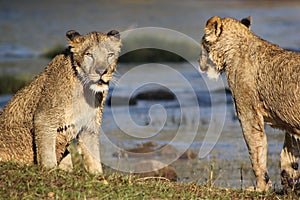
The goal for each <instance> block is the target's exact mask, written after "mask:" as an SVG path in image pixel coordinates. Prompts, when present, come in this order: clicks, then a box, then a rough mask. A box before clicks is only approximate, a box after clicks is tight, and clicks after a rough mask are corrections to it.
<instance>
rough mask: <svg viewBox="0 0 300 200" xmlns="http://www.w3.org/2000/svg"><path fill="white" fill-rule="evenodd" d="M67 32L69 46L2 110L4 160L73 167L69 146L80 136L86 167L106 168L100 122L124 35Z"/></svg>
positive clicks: (93, 170) (0, 148)
mask: <svg viewBox="0 0 300 200" xmlns="http://www.w3.org/2000/svg"><path fill="white" fill-rule="evenodd" d="M66 37H67V41H68V43H69V48H68V49H67V50H66V52H65V53H63V54H60V55H57V56H56V57H55V58H54V59H53V60H52V62H50V63H49V65H48V66H47V67H46V68H45V70H44V71H43V72H42V73H41V74H39V75H38V76H37V77H36V78H35V79H34V80H33V81H32V82H31V83H30V84H29V85H27V86H26V87H24V88H23V89H21V90H20V91H18V92H17V93H16V94H15V95H14V96H13V98H12V99H11V100H10V101H9V103H8V104H7V105H6V106H5V108H4V109H3V110H2V111H1V112H0V161H14V162H18V163H22V164H32V163H37V164H39V165H42V166H44V167H47V168H53V167H55V166H57V165H60V164H61V165H62V166H69V167H72V163H71V164H70V162H71V159H70V158H71V156H70V154H69V152H68V150H67V147H68V145H69V144H70V142H71V141H72V140H73V139H75V138H76V139H77V141H78V142H77V150H78V151H79V152H81V154H82V157H83V162H84V166H85V167H86V169H87V170H88V171H89V172H91V173H102V167H101V163H100V147H99V128H100V122H101V118H102V111H103V107H104V101H105V97H106V95H107V91H108V84H109V81H110V80H111V78H112V74H113V72H114V71H115V70H116V64H117V59H118V53H119V51H120V46H121V40H120V35H119V33H118V32H117V31H115V30H113V31H110V32H109V33H107V34H102V33H99V32H92V33H89V34H87V35H80V34H79V33H78V32H76V31H68V32H67V33H66Z"/></svg>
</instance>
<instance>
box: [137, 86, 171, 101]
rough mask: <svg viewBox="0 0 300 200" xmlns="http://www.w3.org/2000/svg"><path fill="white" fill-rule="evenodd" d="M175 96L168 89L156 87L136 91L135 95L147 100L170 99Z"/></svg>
mask: <svg viewBox="0 0 300 200" xmlns="http://www.w3.org/2000/svg"><path fill="white" fill-rule="evenodd" d="M175 98H176V96H175V95H174V94H173V93H172V92H171V91H170V90H168V89H163V88H158V89H155V90H146V91H142V92H140V93H138V94H137V95H136V96H135V99H137V100H148V101H161V100H164V101H171V100H175Z"/></svg>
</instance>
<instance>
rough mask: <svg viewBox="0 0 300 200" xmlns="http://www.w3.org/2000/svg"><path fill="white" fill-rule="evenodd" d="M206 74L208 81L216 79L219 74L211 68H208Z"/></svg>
mask: <svg viewBox="0 0 300 200" xmlns="http://www.w3.org/2000/svg"><path fill="white" fill-rule="evenodd" d="M206 73H207V76H208V78H209V79H218V78H219V76H220V72H219V71H218V70H216V69H214V68H213V67H208V69H207V71H206Z"/></svg>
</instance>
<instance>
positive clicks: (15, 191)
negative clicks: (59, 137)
mask: <svg viewBox="0 0 300 200" xmlns="http://www.w3.org/2000/svg"><path fill="white" fill-rule="evenodd" d="M105 172H106V171H105ZM47 198H49V199H88V198H91V199H291V198H293V197H292V196H283V195H279V194H277V193H275V192H267V193H264V194H261V193H256V192H246V191H241V190H235V189H226V188H218V187H214V186H211V185H210V184H209V182H208V183H204V184H196V183H182V182H171V181H168V180H166V179H162V178H154V177H152V178H148V179H146V178H139V177H136V176H133V175H128V174H127V175H126V174H125V175H124V174H121V173H119V172H114V173H107V174H105V175H98V176H96V175H90V174H88V173H86V172H85V171H83V170H80V169H75V170H74V171H73V172H65V171H61V170H58V169H54V170H45V169H41V168H40V167H38V166H36V165H34V166H32V165H29V166H21V165H18V164H14V163H10V162H9V163H3V162H0V199H47Z"/></svg>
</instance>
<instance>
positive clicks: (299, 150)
mask: <svg viewBox="0 0 300 200" xmlns="http://www.w3.org/2000/svg"><path fill="white" fill-rule="evenodd" d="M299 157H300V138H298V137H297V136H296V135H294V134H291V133H288V132H286V133H285V140H284V144H283V149H282V151H281V154H280V168H281V184H282V186H283V188H284V191H285V192H286V193H287V192H288V190H289V189H291V190H299V189H300V173H299V170H298V168H299Z"/></svg>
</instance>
